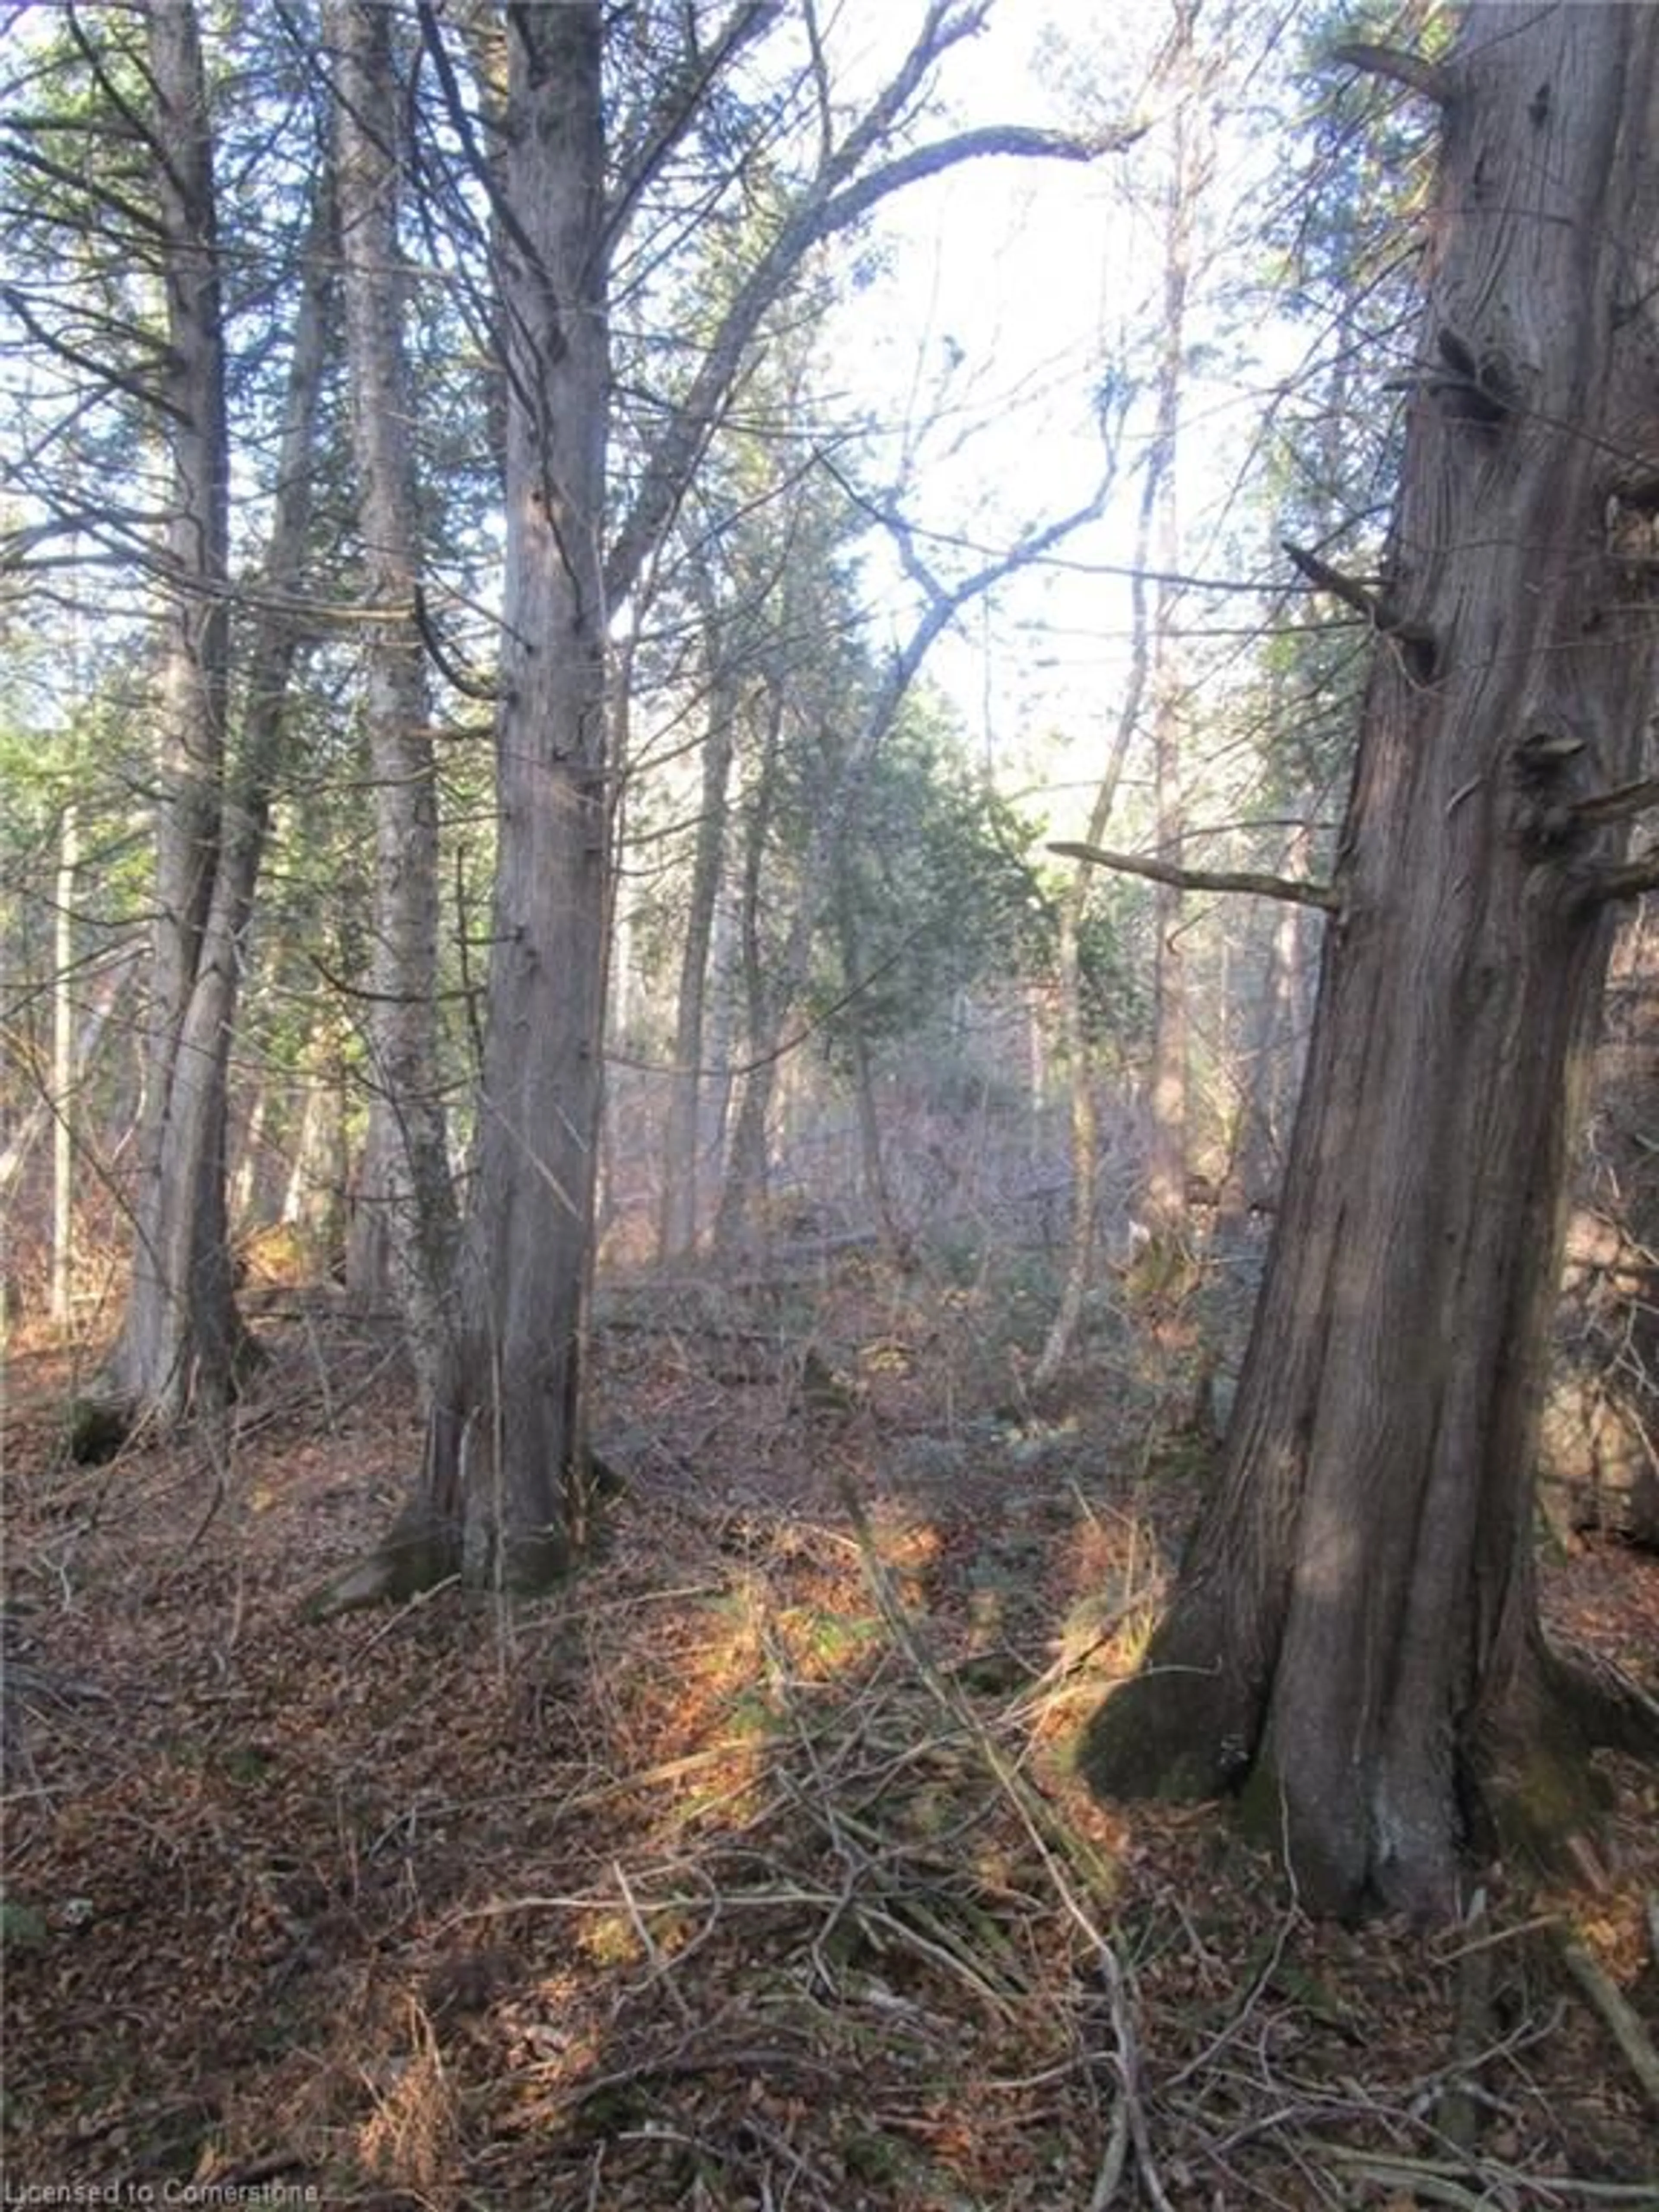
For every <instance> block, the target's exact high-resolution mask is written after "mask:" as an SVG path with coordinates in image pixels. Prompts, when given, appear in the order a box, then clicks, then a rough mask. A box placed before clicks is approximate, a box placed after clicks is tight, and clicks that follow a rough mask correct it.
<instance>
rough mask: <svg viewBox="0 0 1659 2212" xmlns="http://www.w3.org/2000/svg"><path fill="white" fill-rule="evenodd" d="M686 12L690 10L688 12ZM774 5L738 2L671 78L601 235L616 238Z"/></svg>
mask: <svg viewBox="0 0 1659 2212" xmlns="http://www.w3.org/2000/svg"><path fill="white" fill-rule="evenodd" d="M688 12H689V11H688ZM778 14H779V9H778V4H777V0H738V5H737V6H736V7H735V8H734V9H733V10H732V15H731V17H730V19H729V21H726V23H725V24H723V25H722V26H721V27H720V30H719V31H718V32H717V33H715V36H714V43H713V44H712V45H711V46H708V47H706V48H702V47H698V46H695V45H694V46H692V47H691V48H690V51H689V52H687V53H686V55H685V56H684V59H683V60H682V62H681V64H680V65H679V67H678V69H677V70H674V71H673V72H672V73H671V75H670V76H669V79H668V81H667V82H666V83H665V85H664V87H663V88H662V93H661V96H660V97H659V100H658V101H657V112H656V115H655V117H654V118H653V121H652V125H651V128H650V131H649V132H648V133H647V137H646V141H645V143H644V145H643V146H642V147H641V149H640V150H639V152H638V154H636V155H635V157H634V159H633V161H631V163H630V164H629V167H628V169H627V171H626V173H624V174H623V178H622V179H621V181H620V183H619V184H618V185H617V190H616V191H614V192H613V193H612V195H611V203H610V205H609V207H608V208H607V209H606V210H605V234H606V236H607V237H608V238H613V239H614V238H615V237H616V235H617V233H618V232H619V231H620V230H621V229H622V228H623V224H624V223H625V222H627V221H628V218H629V216H630V215H631V214H632V213H633V211H634V209H635V205H636V204H638V201H639V198H640V195H641V193H642V192H643V191H645V190H646V188H647V185H649V184H650V183H651V180H652V179H653V177H655V176H657V175H658V174H659V172H660V171H661V169H662V167H663V165H664V164H665V162H666V161H667V160H668V158H669V156H670V155H671V154H672V152H673V150H674V149H675V147H676V146H678V143H679V142H680V140H681V139H682V138H683V137H684V136H685V133H686V132H687V131H688V130H690V127H691V125H692V124H693V123H694V122H695V121H696V118H697V115H698V113H699V112H701V109H702V103H703V100H704V97H705V95H706V94H707V93H708V88H709V87H710V85H711V84H713V83H714V80H715V78H716V77H718V76H720V73H721V72H722V70H726V69H728V68H729V67H730V66H731V64H732V61H733V60H734V59H735V58H736V57H737V55H738V53H740V52H742V50H743V48H744V46H749V45H750V44H751V43H752V42H753V40H755V39H757V37H758V36H759V35H760V33H762V32H763V31H766V30H769V29H770V27H771V26H772V25H773V24H774V23H775V21H777V19H778Z"/></svg>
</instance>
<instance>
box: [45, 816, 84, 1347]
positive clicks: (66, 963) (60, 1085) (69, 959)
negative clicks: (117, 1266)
mask: <svg viewBox="0 0 1659 2212" xmlns="http://www.w3.org/2000/svg"><path fill="white" fill-rule="evenodd" d="M80 873H81V836H80V822H79V818H78V817H77V815H76V808H75V801H74V800H73V799H70V800H69V801H68V802H67V804H66V805H65V806H64V817H63V820H62V822H61V823H59V825H58V884H57V902H58V914H57V921H56V927H55V930H54V932H53V936H54V942H55V951H56V963H55V967H54V970H53V974H52V1117H53V1118H52V1297H51V1305H50V1311H51V1314H52V1320H53V1322H55V1323H56V1324H57V1326H58V1328H68V1326H69V1322H70V1313H71V1310H72V1294H73V1291H74V1276H75V1128H76V1121H77V1119H78V1109H77V1107H76V1097H75V1087H76V1059H75V1001H74V997H73V995H72V988H73V987H72V983H71V978H72V976H73V975H74V972H75V902H76V892H77V890H78V888H79V880H80Z"/></svg>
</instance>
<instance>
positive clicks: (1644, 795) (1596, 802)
mask: <svg viewBox="0 0 1659 2212" xmlns="http://www.w3.org/2000/svg"><path fill="white" fill-rule="evenodd" d="M1654 806H1659V775H1648V776H1644V777H1643V779H1642V781H1640V782H1639V783H1621V784H1620V786H1619V787H1618V788H1617V790H1615V791H1598V792H1595V793H1593V794H1592V795H1591V797H1589V799H1579V800H1577V803H1576V804H1575V805H1574V806H1573V807H1572V809H1571V811H1572V812H1573V813H1574V814H1575V815H1576V816H1577V818H1578V820H1579V821H1580V822H1627V821H1629V820H1630V819H1631V817H1632V816H1633V815H1637V814H1645V813H1646V812H1647V811H1648V810H1649V808H1650V807H1654Z"/></svg>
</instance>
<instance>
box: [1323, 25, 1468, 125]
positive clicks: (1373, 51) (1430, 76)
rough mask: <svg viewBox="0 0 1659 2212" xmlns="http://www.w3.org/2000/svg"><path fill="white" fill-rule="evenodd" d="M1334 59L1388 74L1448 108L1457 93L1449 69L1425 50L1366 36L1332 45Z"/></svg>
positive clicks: (1368, 72) (1372, 72)
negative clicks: (1373, 41) (1415, 50)
mask: <svg viewBox="0 0 1659 2212" xmlns="http://www.w3.org/2000/svg"><path fill="white" fill-rule="evenodd" d="M1331 59H1332V60H1333V61H1334V62H1346V64H1347V65H1348V67H1349V68H1350V69H1357V70H1363V71H1364V74H1365V75H1366V76H1381V77H1386V78H1387V79H1388V80H1389V82H1390V83H1391V84H1402V85H1404V86H1405V88H1406V89H1407V92H1416V93H1420V94H1422V96H1423V98H1424V99H1425V100H1432V101H1433V102H1434V104H1435V106H1437V107H1438V108H1442V109H1444V108H1448V107H1449V106H1451V104H1452V101H1453V100H1455V97H1456V92H1457V88H1456V86H1455V83H1454V82H1453V79H1452V74H1451V71H1450V70H1445V69H1442V68H1441V66H1440V64H1438V63H1437V62H1431V61H1430V60H1429V59H1428V58H1426V57H1425V55H1423V54H1413V53H1410V52H1407V50H1406V49H1405V48H1404V47H1402V46H1373V45H1371V44H1370V41H1369V40H1364V39H1345V40H1343V42H1342V44H1341V45H1340V46H1333V47H1332V48H1331Z"/></svg>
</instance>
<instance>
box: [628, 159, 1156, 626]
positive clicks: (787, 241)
mask: <svg viewBox="0 0 1659 2212" xmlns="http://www.w3.org/2000/svg"><path fill="white" fill-rule="evenodd" d="M868 120H869V118H866V123H867V122H868ZM864 135H865V133H864V127H863V125H860V130H859V131H857V132H855V133H854V138H857V139H861V138H862V137H864ZM1138 136H1139V131H1136V130H1128V129H1126V130H1125V131H1123V133H1122V134H1121V136H1120V137H1100V138H1097V139H1087V140H1085V139H1081V138H1072V137H1066V136H1065V135H1063V134H1062V133H1060V132H1058V131H1038V130H1030V129H1026V128H1023V127H1019V126H1014V125H1010V126H1007V127H1004V128H998V127H994V126H990V127H987V128H985V129H982V130H977V131H958V132H957V133H955V134H953V135H952V136H951V137H948V138H942V139H939V140H937V141H935V143H933V144H932V145H930V146H919V147H916V148H915V149H913V150H912V151H911V152H910V153H908V154H903V155H899V156H898V157H897V158H896V160H894V161H888V162H884V164H883V165H882V166H881V167H879V168H877V169H874V170H872V172H871V173H870V174H869V175H868V176H867V177H864V178H861V179H857V180H856V181H854V182H853V183H851V184H846V185H840V188H839V189H836V185H837V183H838V180H839V179H840V178H842V176H844V175H845V174H846V173H847V167H848V163H847V155H848V147H847V146H843V147H842V150H841V153H840V155H837V157H836V161H834V163H833V164H831V165H830V166H831V168H832V170H833V174H832V175H830V176H829V178H827V179H826V178H820V179H818V180H817V183H815V184H814V185H811V186H809V187H808V188H807V190H806V191H805V192H804V194H803V195H802V197H801V198H800V200H799V202H798V203H797V204H796V206H795V208H794V209H793V211H792V212H791V213H790V214H789V215H788V216H786V217H785V219H784V222H783V225H782V228H781V229H780V230H779V232H778V233H777V235H776V236H775V238H774V239H773V240H772V242H771V244H770V245H769V246H768V247H767V249H766V251H765V252H764V253H763V254H762V256H761V258H760V259H759V260H758V261H757V263H756V264H755V266H754V267H753V268H752V269H751V270H750V273H749V275H748V276H747V277H746V278H745V279H744V283H742V285H741V286H740V287H739V288H738V293H737V296H736V297H735V298H734V299H733V300H732V304H731V306H730V307H728V308H727V309H726V315H725V318H724V319H723V320H722V322H721V324H720V328H719V330H718V331H716V332H715V334H714V339H713V341H712V342H711V343H710V345H709V348H708V352H707V354H706V355H705V356H704V357H703V361H702V366H701V367H700V368H699V369H698V370H697V372H696V375H695V376H694V377H693V378H692V380H691V383H690V388H689V389H688V391H687V392H686V393H685V396H684V398H683V399H682V400H681V402H680V404H678V407H676V408H675V409H674V410H673V412H672V414H671V416H670V417H669V420H668V422H667V423H666V425H665V428H664V430H663V433H662V435H661V437H660V438H659V440H658V442H657V445H656V447H655V449H654V450H653V453H651V454H650V456H649V458H648V459H647V462H646V465H645V468H644V470H643V471H642V472H641V478H640V484H639V489H638V492H637V494H636V495H635V501H634V504H633V507H632V509H631V511H630V512H629V513H628V514H627V515H626V516H625V517H624V518H623V523H622V526H621V528H620V530H619V531H618V532H617V538H616V542H615V544H613V546H612V547H611V554H610V556H609V559H608V560H607V562H606V563H605V591H606V596H607V598H608V599H610V601H611V605H617V603H618V602H620V601H621V600H622V599H625V598H626V597H627V595H628V593H629V591H630V590H631V589H632V587H633V585H634V583H635V580H636V578H637V577H638V575H639V574H640V571H641V568H643V567H644V566H645V564H646V562H647V560H648V559H649V558H650V556H651V554H652V552H653V549H654V548H655V546H656V544H657V543H658V541H659V538H660V537H661V535H662V532H664V530H665V529H666V527H667V526H668V524H669V522H670V520H671V518H672V516H673V513H674V511H675V508H676V507H678V503H679V501H680V499H681V497H682V496H683V495H684V489H685V486H686V485H687V483H689V482H690V477H691V473H692V471H693V470H694V469H695V467H696V463H697V460H698V458H699V456H700V455H701V453H702V450H703V447H704V446H705V445H706V444H707V442H708V439H709V438H710V437H711V436H712V435H713V434H714V429H715V428H716V427H717V425H718V424H719V422H720V418H721V416H722V414H723V413H724V410H725V409H726V405H727V404H728V403H729V400H730V397H731V392H732V383H733V380H734V379H735V378H736V376H737V374H738V370H739V368H741V366H742V364H743V362H744V358H745V357H746V356H747V353H748V350H749V347H750V343H751V342H752V341H753V339H754V337H755V333H756V332H757V330H758V329H759V327H760V325H761V324H762V322H763V319H765V316H766V314H767V313H768V311H769V309H770V308H771V307H773V306H774V305H775V302H776V301H778V300H779V299H780V298H781V296H782V295H783V293H784V291H785V289H787V285H788V283H789V281H790V279H791V277H792V276H793V275H794V273H795V270H797V269H798V268H799V265H800V264H801V262H802V261H803V260H804V259H805V257H806V255H807V254H808V253H809V252H811V249H812V248H813V247H814V246H819V245H822V244H823V241H824V240H826V239H829V238H831V237H833V236H835V234H836V233H837V232H839V231H842V230H845V229H847V228H848V227H849V226H850V225H852V224H853V223H855V222H858V221H859V220H860V217H861V216H865V215H867V214H868V213H869V211H870V210H871V209H872V208H873V207H875V206H877V205H878V204H879V203H880V202H881V201H882V200H884V199H885V198H886V197H888V196H889V195H890V194H891V193H893V192H896V191H900V190H902V187H903V186H905V185H910V184H914V183H915V182H916V181H917V180H918V179H921V178H922V177H930V176H937V175H939V174H941V173H943V172H945V170H948V169H951V168H953V167H957V165H958V164H960V163H961V162H963V161H979V160H981V159H983V158H985V157H986V156H987V155H1010V156H1014V157H1017V158H1024V159H1028V160H1029V159H1031V158H1034V157H1035V158H1046V159H1049V160H1054V159H1059V160H1062V161H1093V160H1095V159H1096V158H1097V156H1098V155H1101V154H1103V153H1105V152H1107V151H1109V150H1111V149H1115V148H1117V147H1120V146H1127V145H1128V144H1130V143H1132V141H1133V138H1135V137H1138ZM849 143H851V142H850V141H849Z"/></svg>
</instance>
